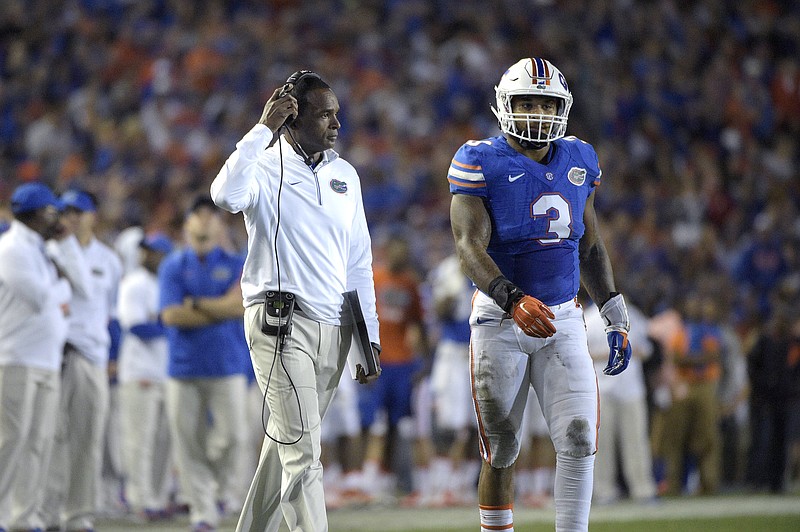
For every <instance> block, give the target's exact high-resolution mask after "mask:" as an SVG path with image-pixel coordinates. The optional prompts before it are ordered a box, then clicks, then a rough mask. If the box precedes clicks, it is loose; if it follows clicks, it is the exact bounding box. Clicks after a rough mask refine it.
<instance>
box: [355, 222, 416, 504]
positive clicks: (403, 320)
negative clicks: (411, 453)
mask: <svg viewBox="0 0 800 532" xmlns="http://www.w3.org/2000/svg"><path fill="white" fill-rule="evenodd" d="M380 248H381V249H380V252H379V253H377V254H376V256H377V257H379V259H378V263H376V264H375V266H374V267H373V275H374V279H375V297H376V305H377V310H378V321H379V324H380V337H381V345H382V347H383V350H382V351H381V367H382V369H383V372H382V373H381V377H380V378H379V379H378V380H376V381H375V382H373V383H370V384H369V385H368V386H366V387H363V388H360V389H359V394H360V399H359V404H360V408H361V424H362V426H363V427H365V428H367V429H368V430H369V431H370V437H369V440H368V443H367V450H366V463H365V471H364V472H365V481H366V482H367V489H369V490H374V491H383V489H382V488H381V487H380V486H384V487H385V486H386V484H387V482H388V483H389V484H392V481H387V480H382V479H381V477H384V476H386V475H387V474H388V473H389V472H391V473H393V474H394V483H396V488H397V489H398V490H399V491H400V492H404V493H405V494H409V493H410V492H411V491H412V490H415V489H419V490H421V489H422V486H414V485H413V481H412V479H411V475H412V470H411V469H410V468H411V467H424V466H425V463H426V460H425V458H422V457H421V456H419V455H418V459H417V460H416V461H415V466H411V464H409V463H408V461H407V460H398V456H401V455H402V454H406V453H407V447H406V446H409V445H412V440H413V439H414V435H413V434H412V433H413V421H412V419H411V415H412V404H411V403H412V392H413V390H414V388H415V378H416V377H417V376H418V372H419V370H420V364H421V361H420V359H419V358H418V356H419V354H421V353H425V350H426V349H427V346H426V343H425V342H426V338H425V330H424V327H423V314H422V302H421V299H420V286H419V281H418V279H417V275H416V272H415V271H414V268H413V264H412V262H411V256H410V253H409V246H408V241H407V240H406V239H405V238H402V237H399V236H390V237H388V238H387V240H386V241H385V242H384V243H383V245H381V246H380ZM379 412H382V413H383V414H385V417H382V418H379V417H378V414H379ZM380 419H384V420H385V421H380ZM379 427H380V428H379ZM417 451H418V452H419V451H421V449H417ZM394 489H395V486H393V485H390V486H389V492H393V491H394Z"/></svg>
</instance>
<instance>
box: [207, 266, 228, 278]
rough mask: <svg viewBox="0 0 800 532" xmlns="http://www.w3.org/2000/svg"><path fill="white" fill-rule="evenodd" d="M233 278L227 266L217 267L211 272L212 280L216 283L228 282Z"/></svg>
mask: <svg viewBox="0 0 800 532" xmlns="http://www.w3.org/2000/svg"><path fill="white" fill-rule="evenodd" d="M231 277H232V272H231V269H230V268H228V267H227V266H217V267H216V268H214V269H213V270H212V271H211V278H212V279H214V280H215V281H227V280H228V279H230V278H231Z"/></svg>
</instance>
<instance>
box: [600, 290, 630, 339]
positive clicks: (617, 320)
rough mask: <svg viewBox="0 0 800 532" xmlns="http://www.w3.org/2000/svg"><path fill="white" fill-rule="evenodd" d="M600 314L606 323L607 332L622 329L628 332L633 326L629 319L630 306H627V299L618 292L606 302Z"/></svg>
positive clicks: (621, 330)
mask: <svg viewBox="0 0 800 532" xmlns="http://www.w3.org/2000/svg"><path fill="white" fill-rule="evenodd" d="M600 316H602V317H603V321H604V322H605V323H606V332H607V333H609V332H611V331H620V332H628V331H629V330H630V328H631V322H630V320H629V319H628V307H626V306H625V300H624V299H623V298H622V294H617V295H615V296H614V297H612V298H611V299H609V300H608V301H606V302H605V304H604V305H603V307H602V308H601V309H600Z"/></svg>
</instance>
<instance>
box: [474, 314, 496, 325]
mask: <svg viewBox="0 0 800 532" xmlns="http://www.w3.org/2000/svg"><path fill="white" fill-rule="evenodd" d="M493 321H495V320H494V319H492V318H482V317H480V316H478V317H477V318H476V319H475V323H477V324H478V325H485V324H487V323H492V322H493Z"/></svg>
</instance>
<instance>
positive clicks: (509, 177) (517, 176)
mask: <svg viewBox="0 0 800 532" xmlns="http://www.w3.org/2000/svg"><path fill="white" fill-rule="evenodd" d="M524 175H525V172H522V173H521V174H519V175H515V176H508V182H509V183H513V182H514V181H516V180H517V179H519V178H520V177H522V176H524Z"/></svg>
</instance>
